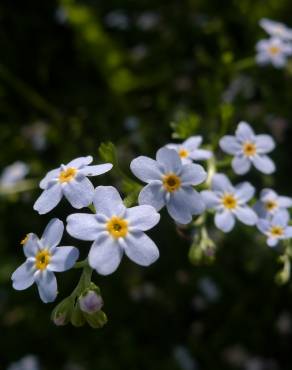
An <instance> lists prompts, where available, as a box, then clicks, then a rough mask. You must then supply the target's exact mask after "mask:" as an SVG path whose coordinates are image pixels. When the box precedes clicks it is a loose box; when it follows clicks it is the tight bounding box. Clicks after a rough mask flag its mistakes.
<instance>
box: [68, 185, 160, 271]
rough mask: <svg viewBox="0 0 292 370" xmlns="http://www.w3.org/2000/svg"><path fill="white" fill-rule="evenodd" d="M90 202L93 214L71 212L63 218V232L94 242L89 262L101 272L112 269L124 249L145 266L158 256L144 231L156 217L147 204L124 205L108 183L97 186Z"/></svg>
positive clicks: (134, 260)
mask: <svg viewBox="0 0 292 370" xmlns="http://www.w3.org/2000/svg"><path fill="white" fill-rule="evenodd" d="M93 204H94V206H95V209H96V214H85V213H75V214H72V215H70V216H69V217H68V218H67V231H68V233H69V234H70V235H71V236H73V237H74V238H77V239H80V240H89V241H94V242H93V244H92V247H91V249H90V252H89V256H88V262H89V265H90V266H91V267H92V268H93V269H95V270H96V271H97V272H98V273H99V274H101V275H108V274H111V273H112V272H114V271H115V270H116V269H117V268H118V266H119V264H120V262H121V259H122V256H123V254H124V252H125V253H126V255H127V256H128V257H129V258H130V259H131V260H132V261H133V262H135V263H137V264H138V265H141V266H149V265H150V264H152V263H153V262H155V261H156V260H157V259H158V257H159V250H158V248H157V246H156V245H155V244H154V242H153V241H152V240H151V239H150V238H149V237H148V236H147V235H146V234H145V233H144V231H147V230H150V229H152V228H153V227H154V226H155V225H156V224H157V223H158V222H159V219H160V215H159V213H157V212H156V210H155V209H154V208H153V207H151V206H148V205H143V206H137V207H132V208H126V207H125V205H124V203H123V201H122V199H121V197H120V194H119V193H118V191H117V190H116V189H115V188H114V187H112V186H98V187H97V188H96V189H95V194H94V198H93Z"/></svg>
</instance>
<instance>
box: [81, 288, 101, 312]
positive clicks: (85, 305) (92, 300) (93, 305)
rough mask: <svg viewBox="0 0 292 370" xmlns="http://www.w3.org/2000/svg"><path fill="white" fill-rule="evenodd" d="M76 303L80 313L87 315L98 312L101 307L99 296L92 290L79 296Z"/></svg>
mask: <svg viewBox="0 0 292 370" xmlns="http://www.w3.org/2000/svg"><path fill="white" fill-rule="evenodd" d="M78 302H79V307H80V309H81V311H83V312H87V313H89V314H92V313H94V312H97V311H99V310H100V309H101V307H102V306H103V299H102V297H101V295H100V294H97V293H96V292H95V291H94V290H89V291H88V292H86V294H85V295H82V296H80V297H79V299H78Z"/></svg>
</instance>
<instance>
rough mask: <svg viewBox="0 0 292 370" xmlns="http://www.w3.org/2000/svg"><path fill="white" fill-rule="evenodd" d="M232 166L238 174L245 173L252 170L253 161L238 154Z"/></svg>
mask: <svg viewBox="0 0 292 370" xmlns="http://www.w3.org/2000/svg"><path fill="white" fill-rule="evenodd" d="M231 166H232V169H233V171H234V172H235V173H236V174H237V175H244V174H245V173H247V172H248V171H249V170H250V167H251V162H250V160H249V159H248V158H246V157H243V156H236V157H234V158H233V160H232V163H231Z"/></svg>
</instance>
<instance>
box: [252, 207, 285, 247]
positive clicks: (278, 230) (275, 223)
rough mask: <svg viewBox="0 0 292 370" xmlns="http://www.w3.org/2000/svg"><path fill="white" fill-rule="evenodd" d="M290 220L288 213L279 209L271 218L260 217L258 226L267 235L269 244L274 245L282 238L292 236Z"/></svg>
mask: <svg viewBox="0 0 292 370" xmlns="http://www.w3.org/2000/svg"><path fill="white" fill-rule="evenodd" d="M288 222H289V215H288V213H287V212H282V211H279V212H277V213H275V214H274V215H273V216H272V217H271V218H270V219H259V221H258V223H257V227H258V229H259V230H260V231H261V232H262V233H263V234H264V235H266V236H267V244H268V246H270V247H274V246H276V245H277V244H278V242H279V241H280V240H284V239H288V238H291V237H292V227H291V226H288Z"/></svg>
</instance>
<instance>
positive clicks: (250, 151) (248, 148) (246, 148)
mask: <svg viewBox="0 0 292 370" xmlns="http://www.w3.org/2000/svg"><path fill="white" fill-rule="evenodd" d="M256 151H257V147H256V145H255V144H254V143H251V142H249V141H247V142H246V143H244V144H243V153H244V155H246V156H247V157H252V156H253V155H255V154H256Z"/></svg>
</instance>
